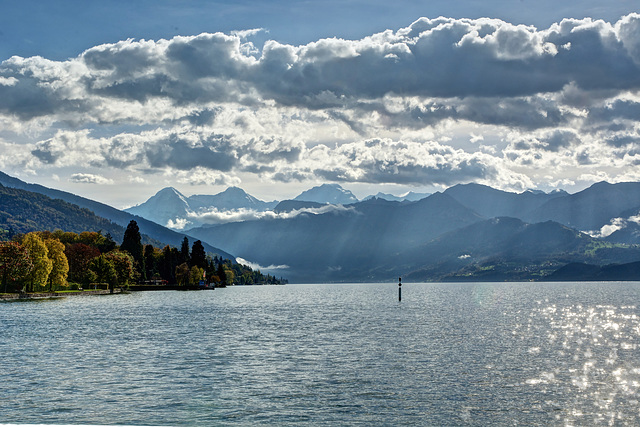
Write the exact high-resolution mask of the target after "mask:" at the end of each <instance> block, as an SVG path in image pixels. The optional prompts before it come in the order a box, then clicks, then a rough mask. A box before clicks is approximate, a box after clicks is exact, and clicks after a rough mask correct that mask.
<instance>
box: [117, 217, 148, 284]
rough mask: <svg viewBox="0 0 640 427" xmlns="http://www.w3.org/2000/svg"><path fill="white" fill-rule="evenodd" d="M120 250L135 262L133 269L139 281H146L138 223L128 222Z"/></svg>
mask: <svg viewBox="0 0 640 427" xmlns="http://www.w3.org/2000/svg"><path fill="white" fill-rule="evenodd" d="M120 249H121V250H123V251H126V252H129V253H130V254H131V256H132V257H133V259H134V261H135V269H136V271H137V272H138V274H139V275H140V279H141V280H146V275H145V267H144V250H143V246H142V236H141V235H140V229H139V228H138V223H137V222H135V221H134V220H131V221H130V222H129V225H128V226H127V229H126V230H125V232H124V238H123V239H122V245H120Z"/></svg>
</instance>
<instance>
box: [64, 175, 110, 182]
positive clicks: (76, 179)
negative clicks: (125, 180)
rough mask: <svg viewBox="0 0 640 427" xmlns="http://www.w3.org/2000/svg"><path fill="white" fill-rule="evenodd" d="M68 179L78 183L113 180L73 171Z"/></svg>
mask: <svg viewBox="0 0 640 427" xmlns="http://www.w3.org/2000/svg"><path fill="white" fill-rule="evenodd" d="M69 181H71V182H75V183H78V184H113V180H111V179H108V178H105V177H102V176H100V175H94V174H90V173H74V174H73V175H71V177H70V178H69Z"/></svg>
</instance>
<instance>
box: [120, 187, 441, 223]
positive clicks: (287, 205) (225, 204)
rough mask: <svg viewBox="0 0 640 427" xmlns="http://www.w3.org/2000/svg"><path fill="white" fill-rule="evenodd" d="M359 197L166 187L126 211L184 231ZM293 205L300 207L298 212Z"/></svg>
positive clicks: (318, 191)
mask: <svg viewBox="0 0 640 427" xmlns="http://www.w3.org/2000/svg"><path fill="white" fill-rule="evenodd" d="M427 196H429V194H426V193H414V192H409V193H407V194H405V195H404V196H394V195H392V194H385V193H378V194H377V195H376V196H368V197H366V198H364V199H363V201H366V200H370V199H372V198H379V199H384V200H389V201H399V202H404V201H418V200H420V199H422V198H424V197H427ZM358 202H359V200H358V198H357V197H356V196H355V195H354V194H353V193H352V192H351V191H349V190H345V189H344V188H342V187H341V186H340V185H338V184H322V185H319V186H316V187H313V188H311V189H309V190H306V191H303V192H302V193H301V194H299V195H298V196H296V197H295V198H293V199H291V200H284V201H282V202H279V201H271V202H264V201H262V200H259V199H257V198H255V197H253V196H251V195H249V194H247V193H246V192H245V191H244V190H242V189H241V188H238V187H229V188H227V189H226V190H225V191H223V192H221V193H218V194H214V195H202V194H199V195H192V196H189V197H186V196H184V195H183V194H182V193H180V192H179V191H178V190H176V189H175V188H173V187H167V188H163V189H162V190H160V191H158V192H157V193H156V194H155V195H153V196H152V197H150V198H149V199H148V200H146V201H145V202H143V203H141V204H139V205H136V206H132V207H130V208H127V209H125V212H128V213H131V214H133V215H139V216H141V217H143V218H146V219H149V220H151V221H154V222H156V223H158V224H162V225H164V226H166V227H169V228H172V229H175V230H183V229H185V230H186V229H189V228H194V227H199V226H203V225H206V224H219V223H225V222H237V221H244V220H247V219H250V218H253V217H255V218H259V217H261V216H263V215H260V214H261V213H263V212H269V211H271V212H275V213H282V212H283V210H286V211H292V210H299V209H309V208H319V207H321V206H322V205H327V204H330V205H349V204H353V203H358ZM293 206H295V207H296V208H295V209H294V208H293Z"/></svg>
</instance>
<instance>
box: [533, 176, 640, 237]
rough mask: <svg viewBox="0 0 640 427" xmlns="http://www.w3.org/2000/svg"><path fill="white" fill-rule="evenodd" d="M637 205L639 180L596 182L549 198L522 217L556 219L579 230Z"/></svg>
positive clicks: (596, 225)
mask: <svg viewBox="0 0 640 427" xmlns="http://www.w3.org/2000/svg"><path fill="white" fill-rule="evenodd" d="M638 206H640V183H638V182H622V183H618V184H609V183H607V182H599V183H597V184H593V185H592V186H591V187H589V188H587V189H585V190H583V191H580V192H578V193H575V194H571V195H568V196H566V197H560V198H555V199H553V200H549V201H548V202H546V203H545V204H544V205H542V206H540V207H539V208H537V209H535V210H533V211H532V212H530V213H529V214H528V215H526V216H525V217H524V219H525V221H528V222H540V221H547V220H552V221H557V222H559V223H561V224H565V225H568V226H569V227H572V228H576V229H578V230H583V231H589V230H600V228H601V227H602V226H603V225H605V224H608V223H609V222H610V221H611V219H612V218H617V217H620V216H621V215H622V213H623V212H625V211H627V210H629V209H632V208H636V207H638Z"/></svg>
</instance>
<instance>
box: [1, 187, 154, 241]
mask: <svg viewBox="0 0 640 427" xmlns="http://www.w3.org/2000/svg"><path fill="white" fill-rule="evenodd" d="M0 228H4V229H6V230H9V229H10V230H11V231H13V232H14V233H28V232H31V231H44V230H49V231H54V230H57V229H59V230H63V231H73V232H75V233H81V232H83V231H102V233H103V234H104V235H106V234H107V233H109V234H111V237H112V238H113V239H114V240H115V241H116V242H121V241H122V237H123V236H124V230H125V229H124V228H123V227H121V226H119V225H117V224H115V223H113V222H111V221H109V220H107V219H104V218H101V217H99V216H96V215H95V214H94V213H93V212H91V211H90V210H88V209H84V208H80V207H79V206H76V205H73V204H71V203H67V202H65V201H63V200H60V199H52V198H50V197H47V196H45V195H42V194H38V193H33V192H30V191H26V190H20V189H17V188H8V187H5V186H3V185H2V184H0ZM147 240H148V238H147Z"/></svg>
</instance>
